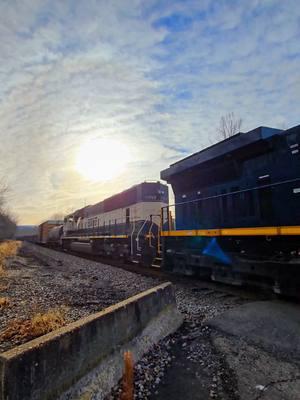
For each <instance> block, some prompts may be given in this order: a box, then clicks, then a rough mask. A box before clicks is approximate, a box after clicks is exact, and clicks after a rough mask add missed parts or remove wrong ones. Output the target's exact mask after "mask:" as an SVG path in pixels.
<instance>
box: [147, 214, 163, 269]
mask: <svg viewBox="0 0 300 400" xmlns="http://www.w3.org/2000/svg"><path fill="white" fill-rule="evenodd" d="M153 216H154V217H159V231H158V235H157V253H156V257H155V258H154V260H153V262H152V264H151V267H153V268H161V264H162V245H161V235H160V233H161V230H162V217H161V215H153ZM151 221H152V215H151ZM149 233H150V232H149Z"/></svg>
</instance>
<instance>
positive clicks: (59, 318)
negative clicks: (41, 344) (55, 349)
mask: <svg viewBox="0 0 300 400" xmlns="http://www.w3.org/2000/svg"><path fill="white" fill-rule="evenodd" d="M66 311H67V308H66V307H60V308H56V309H52V310H49V311H47V312H45V313H37V314H35V315H33V316H32V317H31V318H30V319H26V320H14V321H11V322H10V323H9V324H8V326H7V328H6V329H5V330H4V331H3V332H2V333H0V340H14V341H18V342H19V341H24V340H31V339H34V338H36V337H38V336H42V335H45V334H46V333H49V332H51V331H54V330H55V329H58V328H60V327H61V326H63V325H65V324H66V318H65V315H66Z"/></svg>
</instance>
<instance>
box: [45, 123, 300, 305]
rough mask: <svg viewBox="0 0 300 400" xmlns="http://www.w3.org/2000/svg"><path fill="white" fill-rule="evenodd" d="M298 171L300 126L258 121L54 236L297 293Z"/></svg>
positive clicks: (90, 209) (70, 246)
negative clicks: (275, 125)
mask: <svg viewBox="0 0 300 400" xmlns="http://www.w3.org/2000/svg"><path fill="white" fill-rule="evenodd" d="M299 173H300V125H297V126H295V127H292V128H290V129H286V130H281V129H275V128H270V127H258V128H256V129H253V130H251V131H248V132H244V133H241V132H240V133H238V134H235V135H233V136H231V137H229V138H227V139H225V140H222V141H221V142H219V143H216V144H214V145H212V146H209V147H207V148H205V149H203V150H201V151H199V152H197V153H194V154H192V155H190V156H188V157H186V158H184V159H182V160H180V161H177V162H175V163H173V164H171V165H170V166H169V167H168V168H166V169H165V170H163V171H161V174H160V178H161V180H162V181H164V182H166V183H161V182H160V181H157V182H143V183H140V184H138V185H135V186H134V187H132V188H129V189H127V190H126V191H124V192H121V193H119V194H116V195H114V196H112V197H110V198H108V199H106V200H103V201H101V202H99V203H97V204H95V205H92V206H87V207H84V208H82V209H79V210H77V211H75V212H74V213H72V214H69V215H67V216H66V217H65V218H64V221H63V224H62V225H61V226H60V227H54V228H53V235H54V236H55V238H56V239H55V240H57V244H58V245H60V246H61V247H62V248H64V249H65V250H73V251H80V252H90V253H94V254H99V255H109V256H113V257H121V258H124V259H126V260H130V261H132V262H134V263H137V264H142V265H145V266H152V267H157V268H162V269H163V270H165V271H169V272H171V273H179V274H184V275H190V276H195V277H200V278H204V279H209V280H212V281H218V282H223V283H229V284H234V285H254V286H261V287H266V288H268V289H271V290H273V291H274V292H275V293H278V294H284V295H289V296H290V295H291V296H297V297H299V294H300V274H299V268H300V176H299V175H300V174H299ZM168 185H171V187H172V190H173V192H174V199H175V201H174V204H169V194H168ZM54 233H55V234H54ZM55 240H53V236H52V243H54V242H55Z"/></svg>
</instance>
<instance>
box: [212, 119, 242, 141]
mask: <svg viewBox="0 0 300 400" xmlns="http://www.w3.org/2000/svg"><path fill="white" fill-rule="evenodd" d="M242 123H243V121H242V119H241V118H237V117H236V116H235V115H234V113H233V112H231V113H229V114H226V115H224V116H222V117H221V119H220V126H219V129H218V131H219V133H220V136H221V138H222V139H227V138H229V137H230V136H233V135H235V134H236V133H239V132H240V129H241V126H242Z"/></svg>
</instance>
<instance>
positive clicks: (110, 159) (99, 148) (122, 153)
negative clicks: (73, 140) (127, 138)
mask: <svg viewBox="0 0 300 400" xmlns="http://www.w3.org/2000/svg"><path fill="white" fill-rule="evenodd" d="M129 160H130V154H129V149H128V147H127V146H126V145H125V144H124V143H121V142H120V141H117V140H113V139H94V140H90V141H88V142H86V143H84V144H83V145H82V146H81V147H80V149H79V152H78V155H77V159H76V169H77V171H78V172H79V173H80V174H81V175H83V176H84V177H85V178H87V179H89V180H92V181H109V180H111V179H113V178H116V177H117V176H119V175H121V174H122V173H123V172H124V171H125V170H126V167H127V164H128V162H129Z"/></svg>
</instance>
